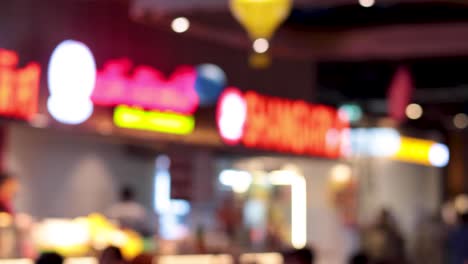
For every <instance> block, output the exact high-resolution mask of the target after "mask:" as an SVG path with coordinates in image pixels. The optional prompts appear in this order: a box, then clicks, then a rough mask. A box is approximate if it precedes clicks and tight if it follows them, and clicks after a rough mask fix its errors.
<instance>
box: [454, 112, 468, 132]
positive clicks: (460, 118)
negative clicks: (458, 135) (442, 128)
mask: <svg viewBox="0 0 468 264" xmlns="http://www.w3.org/2000/svg"><path fill="white" fill-rule="evenodd" d="M453 125H454V126H455V127H456V128H459V129H465V128H467V127H468V116H467V115H466V114H463V113H459V114H456V115H455V116H454V117H453Z"/></svg>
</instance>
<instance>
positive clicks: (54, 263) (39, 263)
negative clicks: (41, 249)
mask: <svg viewBox="0 0 468 264" xmlns="http://www.w3.org/2000/svg"><path fill="white" fill-rule="evenodd" d="M63 261H64V258H63V257H62V256H61V255H59V254H57V253H53V252H51V253H43V254H41V255H40V256H39V258H37V259H36V261H35V264H62V263H63Z"/></svg>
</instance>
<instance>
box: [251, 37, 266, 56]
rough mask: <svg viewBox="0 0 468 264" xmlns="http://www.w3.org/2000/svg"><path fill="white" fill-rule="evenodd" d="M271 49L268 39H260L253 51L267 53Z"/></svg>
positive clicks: (256, 41)
mask: <svg viewBox="0 0 468 264" xmlns="http://www.w3.org/2000/svg"><path fill="white" fill-rule="evenodd" d="M269 48H270V43H269V42H268V40H267V39H264V38H259V39H256V40H255V41H254V43H253V49H254V51H255V52H257V53H265V52H267V51H268V49H269Z"/></svg>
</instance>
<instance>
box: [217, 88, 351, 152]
mask: <svg viewBox="0 0 468 264" xmlns="http://www.w3.org/2000/svg"><path fill="white" fill-rule="evenodd" d="M217 111H218V112H217V123H218V129H219V132H220V135H221V137H222V138H223V140H224V142H226V143H227V144H231V145H234V144H238V143H242V144H243V145H245V146H247V147H251V148H260V149H267V150H274V151H280V152H290V153H296V154H304V155H316V156H324V157H330V158H337V157H339V156H340V155H341V153H342V149H343V148H344V147H345V145H346V144H345V142H346V141H345V138H346V137H347V135H348V133H347V132H348V131H349V130H348V128H349V122H347V121H344V120H342V119H340V118H339V115H338V111H336V110H335V109H333V108H331V107H328V106H324V105H312V104H308V103H306V102H304V101H299V100H297V101H294V100H286V99H280V98H275V97H268V96H263V95H260V94H257V93H255V92H250V91H249V92H246V93H244V94H243V93H241V92H240V91H239V90H237V89H236V88H229V89H227V90H225V92H224V93H223V94H222V96H221V99H220V102H219V105H218V110H217Z"/></svg>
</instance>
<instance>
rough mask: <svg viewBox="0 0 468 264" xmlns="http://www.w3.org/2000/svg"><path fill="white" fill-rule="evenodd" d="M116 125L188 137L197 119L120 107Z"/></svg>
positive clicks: (115, 112)
mask: <svg viewBox="0 0 468 264" xmlns="http://www.w3.org/2000/svg"><path fill="white" fill-rule="evenodd" d="M114 124H115V125H116V126H118V127H122V128H130V129H138V130H147V131H156V132H161V133H167V134H177V135H187V134H190V133H192V132H193V129H194V128H195V119H194V118H193V116H184V115H180V114H174V113H165V112H156V111H144V110H142V109H139V108H132V107H128V106H118V107H116V108H115V111H114Z"/></svg>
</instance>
